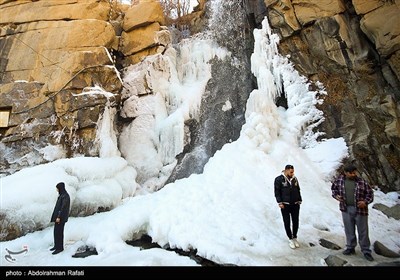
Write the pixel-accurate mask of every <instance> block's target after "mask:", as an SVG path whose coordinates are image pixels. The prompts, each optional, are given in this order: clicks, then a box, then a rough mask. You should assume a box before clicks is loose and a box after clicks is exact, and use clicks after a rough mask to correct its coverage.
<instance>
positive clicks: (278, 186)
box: [274, 175, 302, 204]
mask: <svg viewBox="0 0 400 280" xmlns="http://www.w3.org/2000/svg"><path fill="white" fill-rule="evenodd" d="M274 189H275V198H276V202H278V203H285V204H295V203H296V202H299V201H300V202H301V201H302V199H301V194H300V185H299V182H298V181H297V178H296V177H293V178H292V180H291V181H290V182H289V180H288V179H287V178H286V177H285V176H283V175H279V176H278V177H276V178H275V182H274Z"/></svg>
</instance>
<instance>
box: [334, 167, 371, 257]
mask: <svg viewBox="0 0 400 280" xmlns="http://www.w3.org/2000/svg"><path fill="white" fill-rule="evenodd" d="M356 171H357V168H356V166H354V165H352V164H350V165H347V166H345V167H344V174H341V175H340V176H338V177H337V178H336V179H335V181H334V182H333V183H332V186H331V190H332V197H333V198H334V199H336V200H338V201H339V202H340V203H339V209H340V211H341V212H342V219H343V225H344V232H345V234H346V250H344V251H343V254H344V255H353V254H355V250H354V248H355V247H356V245H357V237H356V227H357V231H358V239H359V244H360V247H361V251H362V253H363V254H364V257H365V258H366V259H367V260H368V261H373V260H374V258H373V257H372V255H371V249H370V246H371V242H370V240H369V235H368V204H370V203H371V202H372V201H373V200H374V191H373V190H372V188H371V187H370V186H369V184H368V183H367V182H366V181H365V180H364V179H363V178H361V177H359V176H357V173H356Z"/></svg>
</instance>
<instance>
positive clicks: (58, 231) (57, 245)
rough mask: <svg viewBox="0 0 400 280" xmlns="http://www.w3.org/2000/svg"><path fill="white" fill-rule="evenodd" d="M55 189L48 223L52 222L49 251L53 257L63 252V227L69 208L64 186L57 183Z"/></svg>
mask: <svg viewBox="0 0 400 280" xmlns="http://www.w3.org/2000/svg"><path fill="white" fill-rule="evenodd" d="M56 188H57V191H58V198H57V202H56V205H55V206H54V211H53V214H52V215H51V219H50V222H54V247H53V248H51V249H50V251H54V252H53V255H55V254H58V253H60V252H62V251H64V226H65V223H66V222H67V221H68V216H69V206H70V198H69V194H68V193H67V191H66V190H65V184H64V183H63V182H61V183H58V184H57V186H56Z"/></svg>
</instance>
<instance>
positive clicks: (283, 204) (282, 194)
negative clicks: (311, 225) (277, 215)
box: [274, 164, 302, 249]
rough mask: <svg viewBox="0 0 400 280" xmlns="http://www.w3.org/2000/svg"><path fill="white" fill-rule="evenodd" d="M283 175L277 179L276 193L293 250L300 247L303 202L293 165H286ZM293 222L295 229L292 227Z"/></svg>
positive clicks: (275, 182) (275, 183)
mask: <svg viewBox="0 0 400 280" xmlns="http://www.w3.org/2000/svg"><path fill="white" fill-rule="evenodd" d="M282 172H283V174H282V175H279V176H278V177H276V178H275V181H274V191H275V198H276V202H278V205H279V208H281V212H282V218H283V223H284V226H285V231H286V235H287V237H288V238H289V246H290V248H292V249H295V248H298V247H300V244H299V242H298V241H297V231H298V229H299V213H300V204H301V202H302V199H301V193H300V185H299V182H298V181H297V178H296V176H294V167H293V165H289V164H288V165H286V166H285V170H283V171H282ZM290 220H292V225H293V229H291V226H290V222H291V221H290Z"/></svg>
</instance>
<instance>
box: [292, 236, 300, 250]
mask: <svg viewBox="0 0 400 280" xmlns="http://www.w3.org/2000/svg"><path fill="white" fill-rule="evenodd" d="M292 240H293V243H294V246H296V248H299V247H300V243H299V242H298V241H297V238H293V239H292Z"/></svg>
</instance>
